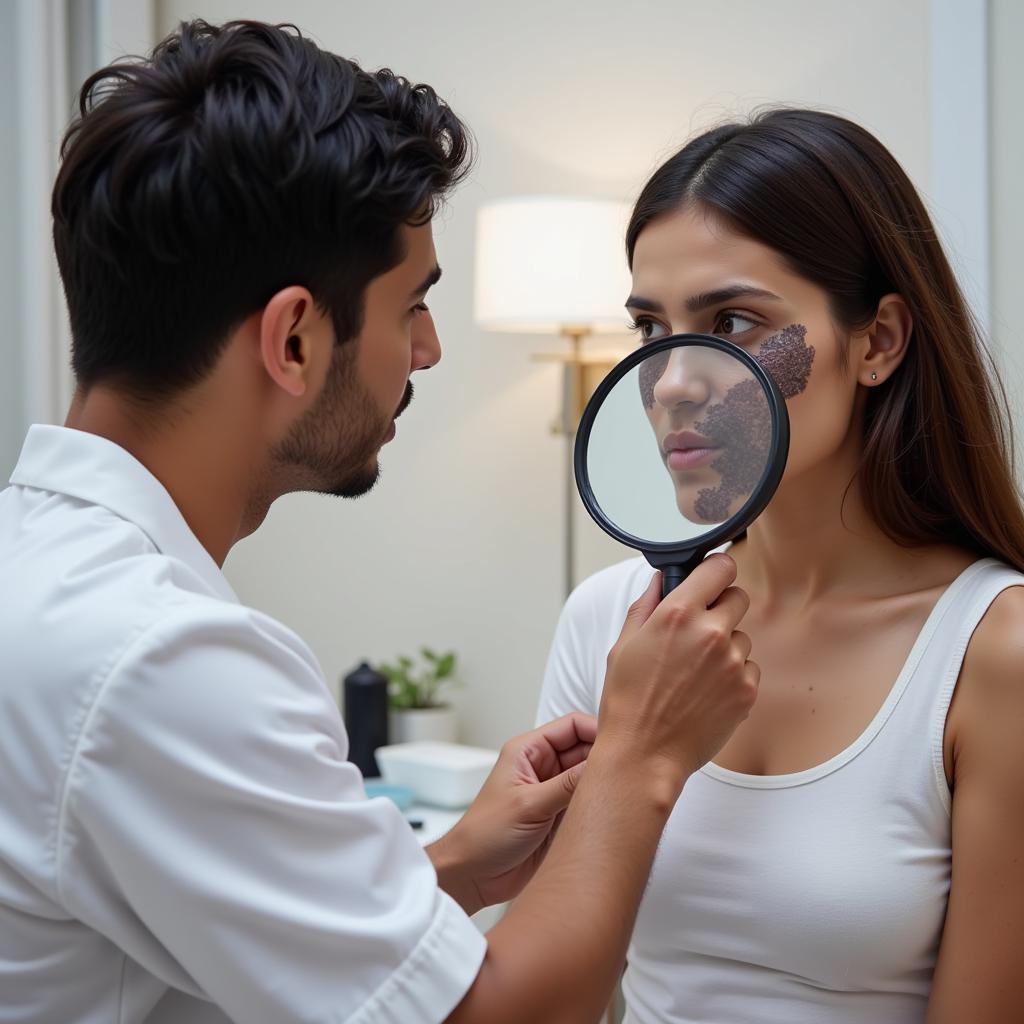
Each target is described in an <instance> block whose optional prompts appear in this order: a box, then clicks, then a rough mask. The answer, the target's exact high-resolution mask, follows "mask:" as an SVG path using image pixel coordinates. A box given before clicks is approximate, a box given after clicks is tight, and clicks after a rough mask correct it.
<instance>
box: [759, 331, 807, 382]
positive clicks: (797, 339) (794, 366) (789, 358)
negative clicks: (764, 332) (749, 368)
mask: <svg viewBox="0 0 1024 1024" xmlns="http://www.w3.org/2000/svg"><path fill="white" fill-rule="evenodd" d="M754 358H755V359H756V360H757V361H758V362H759V363H760V364H761V366H762V367H764V369H765V371H766V372H767V374H768V376H769V377H771V379H772V380H773V381H775V384H776V386H777V387H778V389H779V390H780V391H781V392H782V397H783V398H796V396H797V395H799V394H802V393H803V392H804V391H805V390H806V388H807V381H808V379H809V378H810V376H811V366H812V365H813V364H814V346H813V345H808V344H807V328H806V327H804V325H803V324H790V325H789V326H788V327H784V328H783V329H782V330H781V331H779V333H778V334H773V335H772V336H771V337H770V338H768V339H767V341H765V342H763V343H762V345H761V348H760V350H759V351H758V353H757V355H756V356H754Z"/></svg>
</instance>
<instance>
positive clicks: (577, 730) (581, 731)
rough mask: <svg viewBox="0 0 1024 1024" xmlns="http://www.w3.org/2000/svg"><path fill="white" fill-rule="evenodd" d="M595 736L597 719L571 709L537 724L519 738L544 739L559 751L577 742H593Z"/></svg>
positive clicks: (567, 748) (526, 740) (527, 741)
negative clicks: (566, 713) (568, 712)
mask: <svg viewBox="0 0 1024 1024" xmlns="http://www.w3.org/2000/svg"><path fill="white" fill-rule="evenodd" d="M596 738H597V719H596V718H595V717H594V716H593V715H585V714H583V712H582V711H573V712H572V713H571V714H568V715H562V717H561V718H556V719H554V721H551V722H546V723H545V724H544V725H540V726H538V727H537V728H536V729H534V730H532V731H531V732H528V733H526V735H525V736H523V737H522V738H521V739H522V740H523V741H525V742H526V743H529V742H530V741H531V740H544V741H545V742H546V743H547V744H548V746H550V747H551V748H552V750H555V751H559V752H560V751H563V750H570V749H572V748H573V747H575V746H576V745H577V744H578V743H593V742H594V740H595V739H596Z"/></svg>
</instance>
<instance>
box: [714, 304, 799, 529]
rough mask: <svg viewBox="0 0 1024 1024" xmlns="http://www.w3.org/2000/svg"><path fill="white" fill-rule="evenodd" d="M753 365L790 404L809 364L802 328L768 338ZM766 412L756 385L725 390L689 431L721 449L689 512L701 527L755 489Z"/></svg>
mask: <svg viewBox="0 0 1024 1024" xmlns="http://www.w3.org/2000/svg"><path fill="white" fill-rule="evenodd" d="M755 359H756V360H757V362H758V363H760V364H761V366H762V367H763V368H764V370H765V371H766V372H767V373H768V375H769V376H770V377H771V378H772V380H773V381H775V384H776V386H777V387H778V389H779V391H781V392H782V395H783V397H784V398H787V399H788V398H794V397H796V396H797V395H799V394H801V393H802V392H803V391H804V390H805V389H806V388H807V381H808V379H809V378H810V375H811V366H812V365H813V363H814V347H813V346H811V345H808V344H807V328H806V327H804V325H803V324H791V325H790V326H789V327H786V328H784V329H783V330H781V331H780V332H779V333H778V334H775V335H772V337H770V338H768V339H767V341H765V342H764V343H763V344H762V345H761V348H760V350H759V351H758V354H757V355H756V356H755ZM771 425H772V424H771V411H770V409H769V406H768V400H767V397H766V395H765V393H764V391H763V390H762V388H761V385H760V384H759V383H758V382H757V381H756V380H749V381H743V382H741V383H739V384H736V385H735V386H734V387H732V388H730V389H729V390H728V391H727V392H726V394H725V397H724V398H723V400H722V401H721V402H720V403H719V404H717V405H714V406H712V407H711V408H710V409H709V410H708V412H707V415H706V416H705V417H704V419H702V420H701V421H700V422H699V423H697V424H696V427H695V429H696V430H697V431H698V432H700V433H702V434H704V435H706V436H707V437H708V438H710V439H711V440H713V441H715V442H716V444H719V445H720V446H721V447H722V455H721V456H720V457H719V458H718V459H716V460H715V461H714V462H713V463H712V464H711V468H712V469H714V470H715V471H717V472H718V473H720V474H721V478H722V479H721V482H720V483H719V485H718V486H717V487H705V488H703V489H702V490H700V491H699V492H698V494H697V500H696V502H695V503H694V511H695V512H696V513H697V515H698V516H699V517H700V518H701V519H703V520H704V521H705V522H709V523H720V522H723V521H724V520H725V519H726V518H728V515H729V509H730V507H731V506H732V504H733V502H734V501H735V500H736V499H737V498H743V499H746V498H747V497H749V496H750V495H751V494H752V493H753V490H754V488H755V487H756V486H757V483H758V481H759V480H760V479H761V474H762V473H763V472H764V468H765V465H766V463H767V461H768V451H769V447H770V442H771Z"/></svg>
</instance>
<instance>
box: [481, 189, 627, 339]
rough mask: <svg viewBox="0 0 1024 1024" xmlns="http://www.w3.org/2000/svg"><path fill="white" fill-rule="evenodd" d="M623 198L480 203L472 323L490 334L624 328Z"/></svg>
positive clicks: (530, 198) (540, 198)
mask: <svg viewBox="0 0 1024 1024" xmlns="http://www.w3.org/2000/svg"><path fill="white" fill-rule="evenodd" d="M628 213H629V211H628V207H627V205H626V204H625V203H620V202H614V201H611V200H605V199H577V198H573V197H563V196H523V197H519V198H514V199H501V200H498V201H496V202H493V203H488V204H487V205H485V206H483V207H481V209H480V211H479V213H478V215H477V223H476V288H475V312H476V321H477V323H478V324H479V325H480V326H481V327H483V328H485V329H487V330H492V331H508V332H514V333H517V334H519V333H536V334H542V333H543V334H557V333H558V332H559V331H561V330H563V329H564V328H573V329H585V330H588V331H595V332H623V331H625V329H626V324H627V322H628V317H627V315H626V311H625V308H624V305H623V304H624V302H625V300H626V297H627V296H628V295H629V286H630V275H629V270H628V268H627V267H626V254H625V242H624V239H625V230H626V222H627V219H628Z"/></svg>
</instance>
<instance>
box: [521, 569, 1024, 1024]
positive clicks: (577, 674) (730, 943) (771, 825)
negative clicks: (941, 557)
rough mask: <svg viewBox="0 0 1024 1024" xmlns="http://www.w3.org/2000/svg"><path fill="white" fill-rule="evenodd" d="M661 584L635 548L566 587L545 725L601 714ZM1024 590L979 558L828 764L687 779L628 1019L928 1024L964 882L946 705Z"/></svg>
mask: <svg viewBox="0 0 1024 1024" xmlns="http://www.w3.org/2000/svg"><path fill="white" fill-rule="evenodd" d="M649 578H650V569H649V567H648V566H647V564H646V562H644V561H643V560H642V559H633V560H631V561H630V562H626V563H623V564H621V565H618V566H613V567H612V568H611V569H607V570H605V571H604V572H602V573H598V574H597V575H596V576H594V577H592V578H591V579H590V580H588V581H586V582H585V583H584V584H583V585H581V587H580V588H579V589H578V590H577V591H576V593H575V594H574V595H573V596H572V597H571V598H570V599H569V602H568V603H567V604H566V608H565V610H564V611H563V613H562V619H561V620H560V622H559V626H558V632H557V634H556V637H555V643H554V646H553V648H552V651H551V657H550V659H549V663H548V670H547V676H546V679H545V684H544V694H543V697H542V699H541V709H540V715H539V718H540V719H544V720H547V719H549V718H551V717H554V716H555V715H559V714H563V713H564V712H566V711H570V710H574V709H581V710H586V711H590V712H592V713H596V710H597V706H598V702H599V700H600V690H601V686H602V684H603V680H604V666H605V658H606V656H607V653H608V651H609V649H610V648H611V646H612V644H613V643H614V642H615V640H616V639H617V637H618V634H619V630H620V628H621V624H622V622H623V620H624V618H625V614H626V610H627V608H628V607H629V604H630V603H631V602H632V601H633V600H635V598H636V597H637V596H638V595H639V594H640V593H641V592H642V590H643V589H644V587H645V586H646V583H647V581H648V579H649ZM1019 585H1024V575H1022V574H1020V573H1018V572H1016V571H1014V570H1011V569H1009V568H1007V567H1006V566H1004V565H1002V564H1001V563H999V562H997V561H995V560H993V559H983V560H981V561H979V562H976V563H974V565H972V566H970V567H969V568H968V569H966V570H965V571H964V572H963V573H962V574H961V575H960V576H959V577H958V578H957V579H956V580H955V581H954V582H953V583H952V584H951V585H950V586H949V587H948V589H947V590H946V591H945V592H944V593H943V595H942V597H941V598H940V599H939V601H938V603H937V604H936V606H935V608H934V609H933V610H932V612H931V614H930V615H929V617H928V620H927V622H926V623H925V625H924V627H923V628H922V630H921V632H920V634H919V635H918V637H917V640H916V642H915V644H914V646H913V648H912V650H911V652H910V655H909V657H908V658H907V661H906V663H905V664H904V666H903V669H902V671H901V672H900V674H899V676H898V678H897V679H896V682H895V684H894V685H893V687H892V690H891V691H890V693H889V696H888V698H887V699H886V701H885V703H884V704H883V705H882V707H881V709H880V710H879V711H878V713H877V714H876V715H875V717H874V719H873V720H872V721H871V723H870V725H868V727H867V728H866V729H865V730H864V732H863V733H862V734H861V735H860V736H859V737H858V738H857V740H855V741H854V742H853V743H852V744H851V745H850V746H849V747H847V748H846V749H845V750H843V751H842V752H841V753H838V754H836V756H835V757H833V758H831V759H830V760H829V761H826V762H825V763H824V764H820V765H818V766H817V767H815V768H810V769H808V770H807V771H802V772H796V773H793V774H788V775H772V776H757V775H743V774H740V773H738V772H733V771H729V770H727V769H724V768H720V767H718V766H717V765H715V764H709V765H706V766H705V767H704V768H703V769H702V770H701V771H699V772H697V773H696V774H695V775H694V776H693V777H692V778H691V779H690V780H689V781H688V782H687V784H686V787H685V789H684V791H683V794H682V796H681V797H680V799H679V802H678V804H677V805H676V807H675V810H674V811H673V813H672V816H671V818H670V819H669V822H668V826H667V827H666V829H665V833H664V836H663V838H662V842H661V844H660V846H659V849H658V854H657V857H656V860H655V864H654V869H653V871H652V874H651V879H650V883H649V886H648V889H647V892H646V895H645V897H644V900H643V903H642V905H641V908H640V913H639V916H638V918H637V923H636V929H635V932H634V935H633V941H632V944H631V946H630V951H629V966H628V969H627V972H626V976H625V979H624V981H623V990H624V992H625V995H626V1002H627V1007H628V1009H627V1014H626V1022H627V1024H911V1022H915V1024H920V1022H923V1021H924V1019H925V1013H926V1008H927V1002H928V993H929V990H930V987H931V978H932V972H933V970H934V967H935V960H936V954H937V952H938V947H939V939H940V936H941V929H942V922H943V918H944V915H945V911H946V901H947V897H948V894H949V885H950V866H951V845H950V838H951V836H950V807H951V802H950V792H949V787H948V786H947V785H946V779H945V773H944V769H943V750H942V744H943V733H944V728H945V721H946V712H947V710H948V708H949V703H950V699H951V698H952V695H953V689H954V687H955V685H956V681H957V677H958V675H959V672H960V666H961V663H962V661H963V657H964V652H965V651H966V649H967V644H968V641H969V640H970V638H971V635H972V633H973V632H974V629H975V627H976V626H977V624H978V622H979V621H980V620H981V618H982V616H983V615H984V614H985V611H986V610H987V609H988V607H989V605H990V604H991V603H992V601H993V600H994V598H995V597H996V596H997V595H998V594H999V593H1000V592H1002V591H1003V590H1004V589H1006V588H1007V587H1011V586H1019ZM866 642H870V639H869V638H866Z"/></svg>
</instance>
